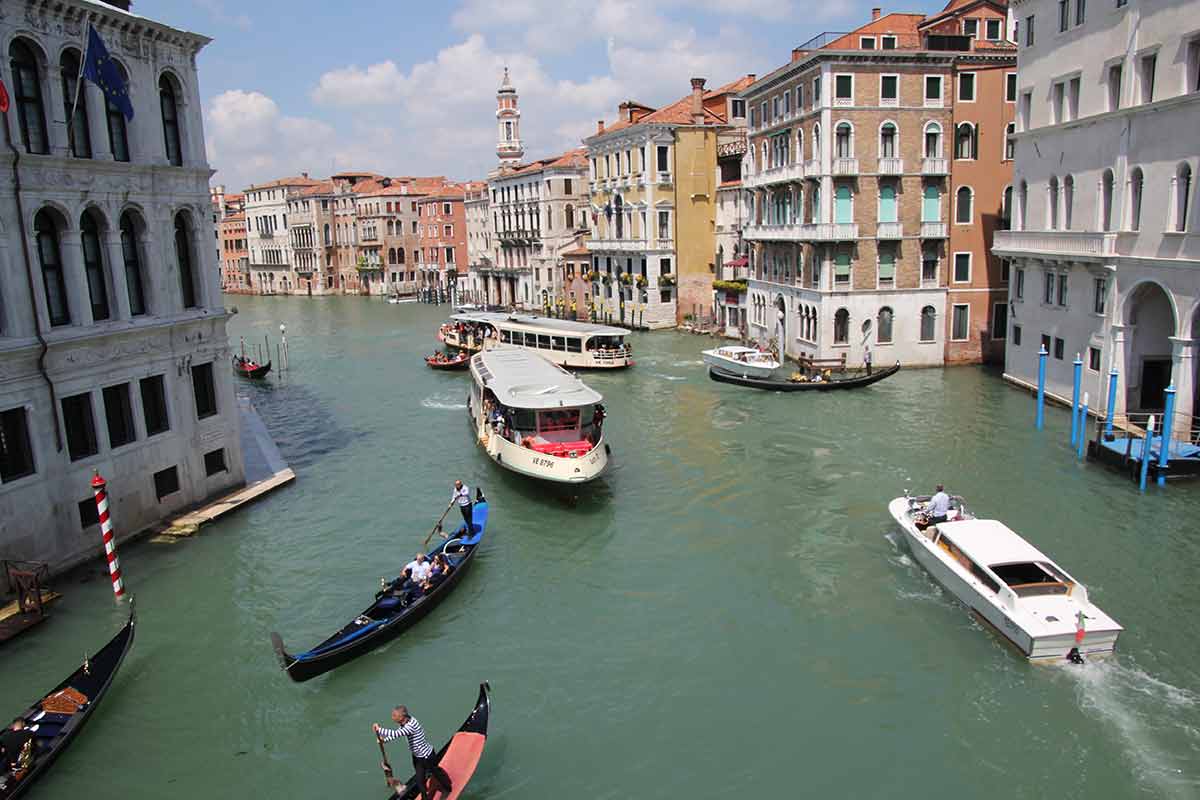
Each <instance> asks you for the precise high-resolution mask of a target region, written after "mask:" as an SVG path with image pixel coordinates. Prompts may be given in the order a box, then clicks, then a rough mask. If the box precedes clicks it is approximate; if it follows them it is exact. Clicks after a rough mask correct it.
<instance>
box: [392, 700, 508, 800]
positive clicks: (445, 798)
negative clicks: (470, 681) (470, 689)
mask: <svg viewBox="0 0 1200 800" xmlns="http://www.w3.org/2000/svg"><path fill="white" fill-rule="evenodd" d="M491 689H492V687H490V686H488V684H487V683H486V682H484V683H481V684H479V698H478V699H477V700H476V701H475V708H474V709H472V710H471V715H470V716H469V717H467V721H466V722H464V723H463V724H462V725H461V726H460V727H459V729H458V732H457V733H455V734H454V735H453V736H451V737H450V741H448V742H446V744H444V745H443V746H442V749H441V750H439V751H438V765H439V766H440V767H441V768H442V769H444V770H445V771H446V774H447V775H449V776H450V784H451V786H450V792H449V793H448V794H447V793H446V792H443V791H441V790H440V789H439V790H438V791H436V792H432V791H431V792H430V794H429V796H430V797H432V798H433V800H456V798H457V797H458V796H459V794H460V793H461V792H462V791H463V789H465V788H467V784H468V783H470V781H471V776H472V775H474V774H475V768H476V767H477V766H479V759H480V757H482V756H483V746H484V745H485V744H487V732H488V717H489V716H491V711H492V704H491V701H489V700H488V693H489V692H490V691H491ZM415 777H416V775H411V776H409V779H408V780H407V781H405V782H404V784H401V785H400V787H401V788H402V789H403V792H402V793H397V792H392V793H391V794H390V795H388V797H389V798H394V800H416V798H418V797H420V796H421V787H420V786H417V784H416V782H415V781H414V780H413V778H415ZM433 786H437V784H436V783H434V784H433ZM431 788H432V787H431Z"/></svg>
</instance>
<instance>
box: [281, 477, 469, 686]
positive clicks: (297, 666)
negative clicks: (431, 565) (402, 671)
mask: <svg viewBox="0 0 1200 800" xmlns="http://www.w3.org/2000/svg"><path fill="white" fill-rule="evenodd" d="M487 520H488V503H487V500H486V499H485V498H484V496H483V492H482V491H480V490H478V489H477V490H476V493H475V509H474V514H473V517H472V523H473V527H474V528H475V531H474V533H473V534H472V535H469V536H468V535H467V533H466V525H465V524H460V525H459V526H458V529H457V530H456V531H455V532H454V533H453V534H451V536H450V537H449V539H447V540H446V541H445V542H442V543H440V544H438V545H437V546H436V547H434V548H433V549H432V550H430V551H429V553H428V555H429V558H430V559H432V558H433V557H434V556H435V555H437V554H438V553H443V554H445V556H446V560H447V561H448V562H449V564H450V566H451V571H450V575H449V576H448V577H447V578H446V579H445V580H443V581H442V582H441V583H439V584H437V586H435V587H434V588H433V589H431V590H430V591H429V593H428V594H424V595H422V596H420V597H418V598H417V599H415V600H410V599H409V598H408V597H407V596H406V593H405V592H402V591H401V584H402V582H403V579H402V578H392V579H391V580H390V581H387V580H386V579H385V585H384V586H383V588H382V589H380V590H379V591H378V592H377V593H376V594H375V602H374V603H372V604H371V605H369V606H367V608H366V609H365V610H364V611H363V612H362V613H360V614H359V615H358V616H356V617H355V618H354V619H352V620H351V621H350V622H349V623H347V624H346V625H345V626H343V627H342V629H341V630H339V631H338V632H337V633H335V634H333V635H332V636H330V637H329V638H328V639H326V640H325V641H323V642H321V643H320V644H319V645H317V646H316V647H314V648H312V649H311V650H308V651H306V652H303V653H297V654H296V655H292V654H291V653H289V652H287V651H286V650H285V649H284V647H283V639H282V638H280V636H279V634H278V633H272V634H271V643H272V645H274V647H275V654H276V655H277V656H278V657H279V663H280V665H281V666H282V667H283V668H284V670H286V671H287V674H288V677H290V678H291V679H292V680H294V681H296V682H298V683H299V682H302V681H306V680H309V679H310V678H315V677H317V676H318V675H321V674H323V673H325V672H328V671H329V670H331V669H334V668H335V667H340V666H341V665H342V664H345V663H346V662H347V661H351V660H353V659H355V658H358V657H359V656H361V655H362V654H364V653H367V652H370V651H371V650H373V649H374V648H376V647H378V646H379V645H381V644H383V643H384V642H388V641H390V640H391V639H392V638H394V637H395V636H397V635H398V634H400V633H401V632H402V631H405V630H407V629H408V628H409V627H410V626H412V625H413V624H414V623H415V622H417V621H418V620H420V619H421V618H422V617H424V616H425V615H426V614H428V613H429V612H430V611H431V610H432V609H433V608H434V607H435V606H436V605H437V604H438V603H440V602H442V600H443V599H444V598H445V597H446V595H448V594H450V592H452V591H454V587H455V586H457V585H458V582H459V581H460V580H462V576H463V573H464V572H466V571H467V567H469V566H470V565H471V562H472V561H473V560H474V559H475V553H476V551H478V549H479V543H480V541H481V540H482V539H483V534H484V531H485V530H486V529H487Z"/></svg>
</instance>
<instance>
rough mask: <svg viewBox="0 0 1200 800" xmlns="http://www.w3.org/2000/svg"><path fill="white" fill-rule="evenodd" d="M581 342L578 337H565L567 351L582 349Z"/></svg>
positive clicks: (573, 351)
mask: <svg viewBox="0 0 1200 800" xmlns="http://www.w3.org/2000/svg"><path fill="white" fill-rule="evenodd" d="M582 346H583V343H582V342H581V341H580V340H579V339H567V352H568V353H578V352H580V350H581V349H582Z"/></svg>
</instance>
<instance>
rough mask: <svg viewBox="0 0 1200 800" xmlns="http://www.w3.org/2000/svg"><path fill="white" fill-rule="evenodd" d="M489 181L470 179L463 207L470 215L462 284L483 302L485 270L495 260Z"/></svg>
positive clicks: (469, 292) (470, 294)
mask: <svg viewBox="0 0 1200 800" xmlns="http://www.w3.org/2000/svg"><path fill="white" fill-rule="evenodd" d="M489 196H490V193H489V190H488V186H487V183H486V182H482V181H480V182H478V183H471V184H469V187H468V188H467V190H466V193H465V194H464V195H463V210H464V212H465V213H466V216H467V277H466V278H464V281H465V283H464V284H463V286H462V288H463V289H465V290H466V291H467V295H466V296H467V298H468V299H469V300H470V301H472V302H484V300H485V297H484V292H483V274H482V272H481V271H482V270H487V269H490V268H491V266H492V264H493V262H492V257H493V253H492V240H493V231H492V213H491V210H490V203H489V202H488V197H489Z"/></svg>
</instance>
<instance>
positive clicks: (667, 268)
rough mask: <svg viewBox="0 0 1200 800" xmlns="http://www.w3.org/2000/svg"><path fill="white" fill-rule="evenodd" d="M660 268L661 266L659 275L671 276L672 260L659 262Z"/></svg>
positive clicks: (665, 259)
mask: <svg viewBox="0 0 1200 800" xmlns="http://www.w3.org/2000/svg"><path fill="white" fill-rule="evenodd" d="M658 266H659V269H658V274H659V275H670V274H671V259H669V258H664V259H661V260H660V261H659V262H658Z"/></svg>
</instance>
